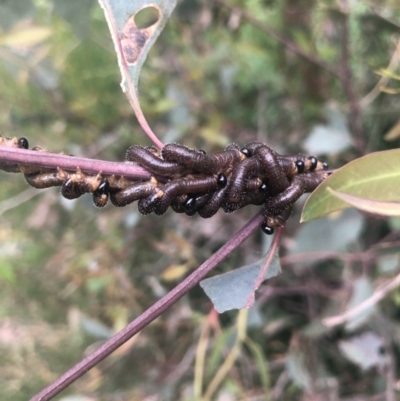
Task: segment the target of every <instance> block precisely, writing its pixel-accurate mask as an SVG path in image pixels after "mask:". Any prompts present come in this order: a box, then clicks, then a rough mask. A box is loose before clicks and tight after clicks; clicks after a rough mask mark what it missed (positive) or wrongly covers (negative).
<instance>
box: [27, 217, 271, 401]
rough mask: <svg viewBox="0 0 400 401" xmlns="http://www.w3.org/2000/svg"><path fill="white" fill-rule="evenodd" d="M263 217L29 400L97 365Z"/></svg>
mask: <svg viewBox="0 0 400 401" xmlns="http://www.w3.org/2000/svg"><path fill="white" fill-rule="evenodd" d="M263 220H264V217H263V216H262V215H261V212H259V213H257V214H256V215H255V216H254V217H253V218H252V219H251V220H250V221H249V222H248V223H247V224H246V225H245V226H243V227H242V228H241V229H240V230H239V231H238V232H237V233H236V234H235V235H234V236H233V237H232V238H231V239H230V240H229V241H228V242H226V244H225V245H224V246H222V247H221V248H220V249H219V250H218V251H217V252H216V253H214V255H212V256H211V257H210V258H209V259H208V260H207V261H206V262H204V263H203V264H202V265H201V266H199V267H198V268H197V269H196V270H195V271H194V272H193V273H192V274H191V275H190V276H188V277H187V278H186V279H185V280H183V281H182V282H181V283H180V284H178V285H177V286H176V287H175V288H174V289H173V290H172V291H170V292H169V293H168V294H166V295H165V296H164V297H162V298H161V299H160V300H158V301H157V302H156V303H155V304H154V305H153V306H151V307H150V308H149V309H147V310H146V311H145V312H143V313H142V314H141V315H140V316H139V317H137V318H136V319H135V320H133V321H132V322H131V323H129V325H128V326H126V327H125V328H124V329H123V330H121V331H120V332H119V333H117V334H116V335H115V336H113V337H112V338H110V339H109V340H108V341H106V342H105V343H104V344H103V345H102V346H101V347H100V348H99V349H97V350H96V351H95V352H93V353H92V354H90V355H88V356H87V357H86V358H85V359H83V360H82V361H81V362H79V363H78V364H77V365H75V366H74V367H72V368H71V369H70V370H68V371H67V372H66V373H64V374H63V375H62V376H61V377H60V378H59V379H57V380H56V381H54V382H53V383H52V384H50V385H49V386H48V387H46V388H45V389H44V390H42V391H41V392H40V393H38V394H36V395H35V396H34V397H33V398H31V400H30V401H48V400H50V399H52V398H53V397H54V396H55V395H57V394H59V393H60V392H61V391H62V390H64V389H65V388H66V387H68V386H69V385H70V384H71V383H73V382H74V381H75V380H77V379H78V378H79V377H81V376H82V375H83V374H85V373H86V372H87V371H88V370H90V369H91V368H93V366H95V365H97V364H98V363H99V362H101V361H102V360H103V359H104V358H106V357H107V356H108V355H110V354H111V353H112V352H114V351H115V350H116V349H117V348H118V347H120V346H121V345H122V344H124V343H125V342H126V341H128V340H129V339H130V338H132V337H133V336H134V335H135V334H136V333H138V332H139V331H140V330H141V329H143V328H144V327H145V326H147V325H148V324H149V323H150V322H152V321H153V320H154V319H156V318H157V317H159V316H160V315H161V314H162V313H163V312H164V311H165V310H166V309H168V308H169V307H170V306H171V305H173V304H174V303H175V302H176V301H177V300H178V299H180V298H181V297H182V296H183V295H185V294H186V293H187V292H188V291H189V290H190V289H192V288H193V287H195V286H196V285H197V284H198V283H199V282H200V281H201V280H202V279H203V278H204V277H205V276H206V275H207V274H208V273H209V272H210V271H211V270H212V269H214V268H215V266H217V265H218V263H220V262H221V261H222V260H224V259H225V258H226V257H227V256H228V255H229V254H230V253H231V252H232V251H233V250H235V249H236V248H237V247H238V246H239V245H240V244H241V243H242V242H244V241H245V240H246V239H247V238H248V237H249V236H250V235H251V234H252V233H253V232H254V231H255V230H256V229H257V228H258V227H259V226H260V224H261V223H262V221H263Z"/></svg>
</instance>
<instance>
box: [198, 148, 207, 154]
mask: <svg viewBox="0 0 400 401" xmlns="http://www.w3.org/2000/svg"><path fill="white" fill-rule="evenodd" d="M199 152H200V153H202V154H203V155H206V154H207V153H206V151H205V150H203V149H199Z"/></svg>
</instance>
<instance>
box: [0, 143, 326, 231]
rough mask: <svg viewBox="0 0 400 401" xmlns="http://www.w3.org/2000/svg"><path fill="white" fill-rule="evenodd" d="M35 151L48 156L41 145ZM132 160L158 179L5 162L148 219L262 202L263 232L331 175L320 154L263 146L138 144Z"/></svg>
mask: <svg viewBox="0 0 400 401" xmlns="http://www.w3.org/2000/svg"><path fill="white" fill-rule="evenodd" d="M0 146H11V147H15V148H23V149H28V147H29V144H28V141H27V139H25V138H5V137H0ZM32 150H35V151H39V152H48V151H47V150H45V149H42V148H40V147H34V148H32ZM126 163H136V164H137V165H139V166H141V167H143V168H145V169H146V170H148V171H149V172H150V173H151V178H150V179H149V180H146V181H138V180H133V179H129V178H126V177H123V176H118V177H117V176H114V175H112V176H103V175H102V174H101V173H98V174H97V175H89V174H86V173H83V172H82V171H81V169H80V168H79V167H77V169H76V172H74V173H71V172H67V171H64V170H62V169H60V168H57V169H49V168H38V167H34V166H24V165H22V164H13V163H7V162H0V169H2V170H5V171H8V172H22V173H23V174H24V175H25V178H26V180H27V182H28V183H29V184H30V185H31V186H33V187H35V188H48V187H53V186H60V187H61V194H62V196H64V197H65V198H67V199H75V198H78V197H80V196H81V195H83V194H84V193H91V194H92V195H93V201H94V204H95V205H96V206H98V207H103V206H105V205H106V204H107V202H108V199H110V200H111V203H113V204H114V205H115V206H119V207H122V206H126V205H128V204H130V203H132V202H135V201H138V209H139V212H140V213H142V214H149V213H155V214H157V215H162V214H164V213H165V212H166V211H167V209H168V208H169V207H171V208H172V209H173V210H174V211H175V212H177V213H186V214H187V215H189V216H193V215H194V214H196V213H197V214H198V215H199V216H200V217H203V218H209V217H212V216H213V215H214V214H215V213H217V211H218V210H219V209H222V210H223V211H224V212H226V213H231V212H233V211H235V210H237V209H240V208H242V207H244V206H246V205H250V204H251V205H262V207H263V209H262V214H263V216H264V217H265V219H264V222H263V224H262V225H261V228H262V230H263V231H264V232H265V233H267V234H272V233H273V231H274V227H279V226H282V225H283V224H284V223H285V221H286V220H287V219H288V217H289V216H290V213H291V210H292V206H293V204H294V203H295V202H296V201H297V199H298V198H299V197H300V196H301V195H302V194H304V193H307V192H312V191H313V190H314V189H315V188H316V187H317V186H318V185H319V184H320V183H321V182H322V181H323V180H324V179H325V178H326V177H327V176H328V172H327V171H326V170H327V169H328V165H327V164H326V163H324V162H321V161H319V160H317V159H316V158H315V157H314V156H308V157H307V156H304V155H295V156H282V155H279V154H277V153H276V152H275V151H274V150H272V149H271V148H270V147H268V146H267V145H265V144H263V143H261V142H250V143H248V144H247V145H245V146H244V147H243V148H239V147H238V146H237V145H236V144H231V145H229V146H227V147H226V148H225V150H224V151H222V152H218V153H214V154H210V155H207V154H206V153H205V152H204V151H203V150H198V149H189V148H187V147H186V146H183V145H179V144H176V143H173V144H167V145H165V146H164V147H163V148H162V149H161V150H160V149H158V148H155V147H153V146H150V147H142V146H136V145H135V146H131V147H130V148H129V149H128V151H127V153H126Z"/></svg>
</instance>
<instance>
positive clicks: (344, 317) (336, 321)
mask: <svg viewBox="0 0 400 401" xmlns="http://www.w3.org/2000/svg"><path fill="white" fill-rule="evenodd" d="M399 286H400V274H398V275H397V276H396V277H395V278H394V279H391V280H390V281H387V282H385V283H384V284H382V285H380V286H379V287H378V288H377V290H376V291H375V292H374V293H373V294H372V296H370V297H369V298H368V299H366V300H365V301H363V302H361V303H360V304H358V305H357V306H355V307H354V308H352V309H349V310H348V311H346V312H344V313H342V314H341V315H338V316H333V317H328V318H326V319H323V320H322V323H323V324H324V325H325V326H327V327H334V326H338V325H340V324H343V323H346V322H347V321H349V320H350V319H352V318H354V317H355V316H357V315H358V314H360V313H361V312H363V311H364V310H365V309H368V308H371V307H373V306H375V305H376V304H377V303H378V302H380V301H381V300H382V299H383V298H385V296H386V295H387V294H388V293H389V292H391V291H393V290H394V289H395V288H397V287H399Z"/></svg>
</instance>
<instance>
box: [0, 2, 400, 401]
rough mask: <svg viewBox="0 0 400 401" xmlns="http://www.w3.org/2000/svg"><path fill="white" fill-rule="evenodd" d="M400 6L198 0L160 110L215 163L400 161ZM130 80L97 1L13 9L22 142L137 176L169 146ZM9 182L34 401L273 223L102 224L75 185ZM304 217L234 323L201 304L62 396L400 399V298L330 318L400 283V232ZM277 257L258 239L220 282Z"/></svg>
mask: <svg viewBox="0 0 400 401" xmlns="http://www.w3.org/2000/svg"><path fill="white" fill-rule="evenodd" d="M396 3H398V1H397V0H379V1H378V0H376V1H351V2H349V4H347V2H346V1H342V2H339V1H329V0H301V1H298V0H296V1H295V0H284V1H274V0H264V1H261V0H253V1H246V2H241V1H236V2H235V1H233V0H226V3H225V2H224V1H214V2H207V1H188V0H186V1H181V2H179V4H178V6H177V8H176V10H175V12H174V14H173V16H172V18H171V19H170V21H169V23H168V24H167V27H166V29H165V30H164V32H163V33H162V34H161V36H160V38H159V39H158V40H157V42H156V44H155V46H154V47H153V49H152V50H151V51H150V54H149V57H148V60H147V62H146V63H145V65H144V68H143V70H142V73H141V81H140V96H141V104H142V108H143V111H144V114H145V115H146V117H147V119H148V121H149V123H150V125H151V126H152V127H153V130H154V131H155V132H156V133H157V134H158V136H159V137H160V139H161V140H162V141H163V142H165V143H167V142H172V141H179V142H182V143H184V144H186V145H187V146H193V147H200V148H203V149H205V150H207V152H213V151H217V150H220V149H221V148H223V147H224V146H225V145H227V144H228V143H231V142H236V143H238V144H245V143H246V142H249V141H252V140H261V141H264V142H266V143H268V144H269V145H270V146H271V147H273V148H274V149H276V150H277V151H279V152H281V153H297V152H306V153H308V154H316V155H318V156H319V157H321V158H323V159H324V160H326V161H328V162H329V164H330V166H331V167H339V166H341V165H343V164H344V163H346V162H348V161H350V160H353V159H354V158H356V157H359V156H361V155H362V154H363V153H364V152H367V153H369V152H372V151H377V150H384V149H391V148H396V147H398V146H399V139H398V138H399V137H400V126H399V115H400V114H399V111H400V96H399V88H400V79H399V78H400V77H399V75H398V74H399V73H400V69H399V68H398V64H399V59H400V55H399V52H400V50H399V46H400V45H399V43H400V42H399V40H400V35H399V34H400V7H399V5H398V4H396ZM235 4H236V5H237V8H233V9H232V8H231V7H228V6H227V5H231V6H232V5H235ZM347 11H348V13H347ZM143 18H144V19H145V18H146V16H144V17H143ZM344 24H345V25H347V26H348V28H349V32H348V33H349V34H348V37H347V38H346V34H345V33H346V31H345V29H344V28H343V27H344V26H345V25H344ZM271 29H272V30H275V32H279V33H280V35H281V37H282V38H283V40H282V41H279V40H277V39H276V38H275V37H274V36H273V35H271V32H272V31H271ZM272 33H273V32H272ZM291 44H294V48H295V50H296V51H293V46H292V45H291ZM396 47H397V55H396ZM299 52H305V53H307V54H309V55H312V57H311V58H313V60H310V57H308V58H305V57H302V56H301V55H299ZM347 54H348V56H347ZM335 71H342V72H344V75H343V76H344V77H345V79H340V78H339V77H338V76H337V74H335ZM350 72H351V74H350ZM396 73H397V75H396ZM119 81H120V76H119V71H118V68H117V62H116V56H115V53H114V50H113V45H112V43H111V39H110V35H109V33H108V28H107V26H106V23H105V20H104V16H103V15H102V12H101V10H100V8H99V6H98V4H97V3H96V2H95V1H92V0H81V1H80V2H79V3H77V2H66V1H63V0H57V1H56V0H55V1H51V0H32V1H30V0H9V1H3V2H1V3H0V130H1V134H2V135H5V136H25V137H27V138H28V139H29V141H30V145H31V146H35V145H40V146H42V147H44V148H47V149H50V150H52V151H54V152H61V151H64V152H66V153H68V154H74V155H77V156H78V155H79V156H86V157H96V158H104V159H106V160H123V159H124V154H125V151H126V149H127V148H128V147H129V146H130V145H131V144H143V145H146V144H149V141H148V139H147V137H146V136H145V135H144V133H143V132H142V131H141V129H140V127H139V126H138V124H137V122H136V120H135V117H134V115H133V112H132V110H131V109H130V106H129V104H128V101H127V100H126V98H125V97H124V95H123V94H122V92H121V90H120V86H119ZM355 105H356V106H357V105H358V109H359V111H360V113H358V114H357V109H356V110H355V111H354V106H355ZM358 118H361V120H360V121H361V122H362V126H361V129H360V126H359V127H358V128H357V126H356V125H355V122H356V121H357V119H358ZM396 124H397V125H396ZM388 133H390V138H392V139H391V140H390V141H389V140H387V139H385V135H386V134H388ZM377 168H379V166H377ZM0 177H1V188H2V189H1V192H0V215H1V217H0V219H1V224H0V247H1V252H0V293H1V295H2V297H1V302H0V394H1V396H2V397H1V398H2V400H13V401H15V400H26V399H28V398H29V397H30V396H32V395H34V394H35V393H36V392H38V391H39V390H40V389H41V388H42V387H44V386H45V385H47V384H49V383H50V382H51V381H52V380H54V379H56V378H57V377H58V376H59V375H60V374H61V373H63V372H64V371H65V370H66V369H68V368H69V367H71V366H72V365H73V364H74V363H76V362H78V361H79V360H80V359H81V358H82V357H83V356H84V355H85V354H87V353H88V352H90V351H91V350H93V349H95V347H97V346H98V345H99V344H101V343H102V341H104V339H107V338H109V337H110V336H111V335H112V334H113V333H115V332H116V331H118V330H119V329H121V328H123V327H124V326H125V325H126V324H127V323H128V322H129V321H130V320H132V319H133V318H134V317H136V316H138V315H139V314H140V313H141V312H142V311H144V310H145V309H146V308H147V307H149V306H150V305H152V304H153V303H154V301H155V300H157V299H158V298H159V297H160V296H162V295H163V294H164V293H165V292H166V291H168V290H169V289H170V288H172V287H173V286H174V285H175V284H176V283H177V282H179V280H180V279H181V278H182V277H184V276H185V275H187V274H188V273H189V272H190V271H191V270H192V269H194V268H195V267H197V266H198V265H199V264H200V263H201V262H202V261H204V260H205V259H207V258H208V257H209V256H210V255H211V254H212V253H213V252H214V251H215V250H217V249H218V248H219V247H220V246H221V245H222V244H223V243H224V242H225V241H226V240H227V239H228V238H229V237H230V236H231V234H232V233H233V232H234V231H236V230H237V229H239V228H240V227H241V226H242V225H243V224H244V223H245V222H246V221H247V220H248V219H249V218H250V217H251V216H252V215H254V213H255V212H256V210H257V208H251V207H250V208H247V209H246V210H241V211H239V212H236V213H234V214H230V215H226V214H223V213H222V212H220V213H218V214H217V215H216V216H214V217H213V218H212V219H209V220H202V219H200V218H198V217H193V218H189V217H187V216H180V215H175V214H173V213H172V212H171V211H169V212H168V213H167V214H166V215H164V216H162V217H157V216H146V217H141V216H140V215H139V214H138V212H137V209H136V205H131V206H128V207H126V208H123V209H117V208H115V207H113V206H108V207H107V208H105V209H104V210H99V209H96V208H95V207H94V206H93V205H92V201H91V197H90V196H87V197H82V198H80V199H78V200H77V201H67V200H65V199H63V198H62V197H61V196H60V194H59V190H58V189H50V190H45V191H37V190H34V189H32V188H28V186H27V184H26V182H25V180H24V178H23V176H22V175H12V174H6V173H3V172H0ZM394 185H398V184H396V183H394ZM301 205H302V201H300V202H299V205H297V206H296V208H295V213H294V215H293V216H292V218H291V220H290V222H289V223H288V226H287V229H286V230H285V236H284V239H283V247H282V249H281V255H282V260H281V262H282V268H283V274H281V275H280V276H278V277H276V278H274V279H271V280H269V281H268V282H267V283H266V284H265V285H264V286H263V287H262V288H261V289H260V290H259V292H258V302H257V304H256V305H255V306H254V307H253V308H252V309H251V310H250V311H249V312H248V313H246V312H241V313H240V314H238V312H237V311H234V312H228V313H225V314H223V315H220V316H217V315H215V313H214V312H213V311H212V305H211V303H210V301H209V300H208V299H207V297H206V296H205V295H204V293H203V292H202V290H201V289H200V288H196V289H194V290H192V291H191V292H190V294H189V295H188V296H186V297H184V298H183V299H182V300H180V301H179V302H178V303H177V304H175V305H174V306H173V307H172V308H170V310H169V311H168V312H166V313H165V314H164V315H163V316H162V317H161V318H160V319H158V320H157V321H156V322H154V323H152V324H151V325H150V326H149V327H147V328H146V329H145V330H143V332H141V333H140V334H139V335H138V336H136V337H135V338H134V339H133V340H131V341H130V342H129V343H128V344H126V345H125V346H123V347H122V348H121V349H119V350H118V351H117V352H115V353H114V354H113V355H112V356H111V357H109V358H108V359H107V360H106V361H105V362H103V363H101V364H100V365H98V366H97V367H95V368H94V369H92V370H91V371H90V372H89V373H87V374H86V375H85V376H84V377H83V378H82V379H80V380H78V381H77V382H76V383H74V384H73V385H72V386H71V387H70V388H69V389H68V390H67V391H65V392H64V393H63V395H62V396H60V397H58V398H57V399H63V400H64V401H66V400H70V401H71V400H74V401H75V400H79V401H81V400H118V401H125V400H144V399H148V400H150V399H151V400H194V399H196V398H195V396H194V395H193V394H196V395H197V396H198V395H199V394H202V395H203V396H204V398H205V399H218V400H264V399H270V400H275V399H276V400H278V399H279V400H334V401H335V400H348V401H349V400H361V399H362V400H395V399H396V394H397V392H398V389H400V384H399V382H398V377H399V374H398V371H399V368H400V364H399V363H400V360H399V356H400V348H399V339H400V336H399V334H400V333H399V329H400V326H399V318H400V309H399V303H400V292H399V291H398V290H395V291H393V292H391V293H389V294H387V296H386V298H385V300H384V301H383V302H382V303H381V304H380V305H379V306H376V307H375V308H371V309H369V310H367V311H366V312H365V313H364V314H363V315H362V316H358V317H357V319H353V320H352V321H350V322H349V323H348V324H347V325H345V326H334V327H324V326H323V325H322V324H321V319H322V318H324V317H327V316H333V315H336V314H338V313H341V312H343V311H344V310H346V309H348V308H351V307H352V306H354V305H356V304H358V303H359V302H361V301H362V300H364V299H367V298H369V297H370V296H371V294H372V293H373V291H374V288H376V287H377V286H378V285H379V284H380V283H382V282H383V281H386V280H389V279H391V278H392V277H394V276H396V275H397V274H398V273H399V252H400V248H399V245H400V242H399V239H400V238H399V237H400V231H399V230H400V222H399V220H398V219H378V218H372V217H367V216H365V215H361V214H360V213H358V212H355V211H354V210H348V211H345V212H343V213H341V214H337V215H335V216H332V217H330V218H325V219H321V220H318V221H316V222H312V223H308V224H304V225H299V223H298V221H299V216H300V211H301ZM267 246H268V244H267V239H266V237H265V236H264V235H262V233H261V232H257V233H255V234H254V235H253V236H252V237H251V238H250V239H249V240H247V241H246V243H245V245H244V246H242V247H241V248H240V249H238V250H237V251H236V252H235V254H234V255H233V256H232V257H231V258H229V259H228V260H227V261H226V262H224V263H222V264H221V265H220V266H219V267H218V268H217V272H223V271H227V270H230V269H233V268H237V267H239V266H241V265H243V264H246V263H249V262H251V261H253V260H255V259H258V258H260V257H261V255H262V254H263V253H264V252H265V250H266V247H267ZM238 333H240V336H239V337H238V335H237V334H238ZM232 347H233V349H234V350H237V354H236V356H235V358H234V360H233V362H232V364H231V365H229V364H228V365H226V362H225V364H224V360H225V358H226V356H227V355H229V352H230V350H232ZM201 372H203V375H202V374H201ZM216 377H220V378H221V380H220V381H219V382H216V381H215V378H216ZM357 397H358V398H357Z"/></svg>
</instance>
